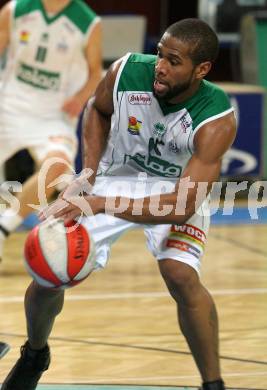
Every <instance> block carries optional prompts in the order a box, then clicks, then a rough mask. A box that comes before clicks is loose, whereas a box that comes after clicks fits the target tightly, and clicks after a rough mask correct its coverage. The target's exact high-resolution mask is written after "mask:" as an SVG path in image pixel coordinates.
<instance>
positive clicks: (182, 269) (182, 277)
mask: <svg viewBox="0 0 267 390" xmlns="http://www.w3.org/2000/svg"><path fill="white" fill-rule="evenodd" d="M160 271H161V275H162V277H163V279H164V280H165V283H166V285H167V287H168V289H169V292H170V294H171V296H172V297H173V298H174V299H175V300H176V301H179V300H180V299H182V298H183V297H184V296H185V295H188V293H189V294H190V292H192V294H193V293H194V290H195V287H196V286H197V285H198V283H199V279H198V276H197V274H196V271H195V270H194V269H193V268H192V267H190V266H189V265H187V264H185V263H182V262H179V261H176V260H161V261H160Z"/></svg>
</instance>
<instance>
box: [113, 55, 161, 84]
mask: <svg viewBox="0 0 267 390" xmlns="http://www.w3.org/2000/svg"><path fill="white" fill-rule="evenodd" d="M155 63H156V56H153V55H150V54H141V53H128V54H126V55H125V56H124V58H123V60H122V62H121V67H120V69H119V72H118V76H119V83H118V90H121V91H125V90H128V91H129V90H135V91H142V90H144V91H151V90H152V84H153V83H152V79H153V77H154V67H155Z"/></svg>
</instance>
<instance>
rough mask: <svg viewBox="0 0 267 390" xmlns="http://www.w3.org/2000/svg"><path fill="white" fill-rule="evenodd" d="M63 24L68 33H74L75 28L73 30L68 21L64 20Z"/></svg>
mask: <svg viewBox="0 0 267 390" xmlns="http://www.w3.org/2000/svg"><path fill="white" fill-rule="evenodd" d="M64 26H65V27H66V30H68V31H69V32H70V33H72V34H74V33H75V30H74V28H73V27H72V26H71V24H70V23H68V22H65V23H64Z"/></svg>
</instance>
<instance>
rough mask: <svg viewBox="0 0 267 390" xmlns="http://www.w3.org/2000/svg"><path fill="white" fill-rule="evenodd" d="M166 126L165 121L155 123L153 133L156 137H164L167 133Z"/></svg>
mask: <svg viewBox="0 0 267 390" xmlns="http://www.w3.org/2000/svg"><path fill="white" fill-rule="evenodd" d="M166 130H167V129H166V127H165V125H164V124H163V123H160V122H158V123H155V124H154V129H153V133H154V135H155V136H156V137H159V138H162V137H163V136H164V134H165V133H166Z"/></svg>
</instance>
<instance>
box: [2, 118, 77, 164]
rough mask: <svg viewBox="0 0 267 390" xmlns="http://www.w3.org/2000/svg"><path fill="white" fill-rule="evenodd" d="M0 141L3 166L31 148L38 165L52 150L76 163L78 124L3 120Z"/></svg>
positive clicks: (30, 151)
mask: <svg viewBox="0 0 267 390" xmlns="http://www.w3.org/2000/svg"><path fill="white" fill-rule="evenodd" d="M75 124H76V123H75ZM0 144H1V148H0V166H1V165H3V164H4V163H5V162H6V161H7V160H8V159H9V158H11V157H12V156H13V155H14V154H15V153H17V152H18V151H20V150H22V149H27V150H28V151H29V153H30V154H31V156H32V158H33V159H34V161H35V162H36V164H37V165H40V163H41V162H42V161H44V159H45V158H46V157H47V155H49V154H51V153H53V152H60V155H61V156H62V155H64V156H65V157H66V158H67V160H68V162H70V163H73V162H74V159H75V156H76V152H77V137H76V134H75V127H74V126H73V125H71V124H70V123H68V122H67V121H66V122H64V121H63V120H50V119H48V120H39V121H38V120H37V119H35V120H34V119H33V118H28V117H27V118H23V117H22V118H17V119H16V121H14V120H13V121H12V122H11V121H7V120H5V121H1V119H0Z"/></svg>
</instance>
